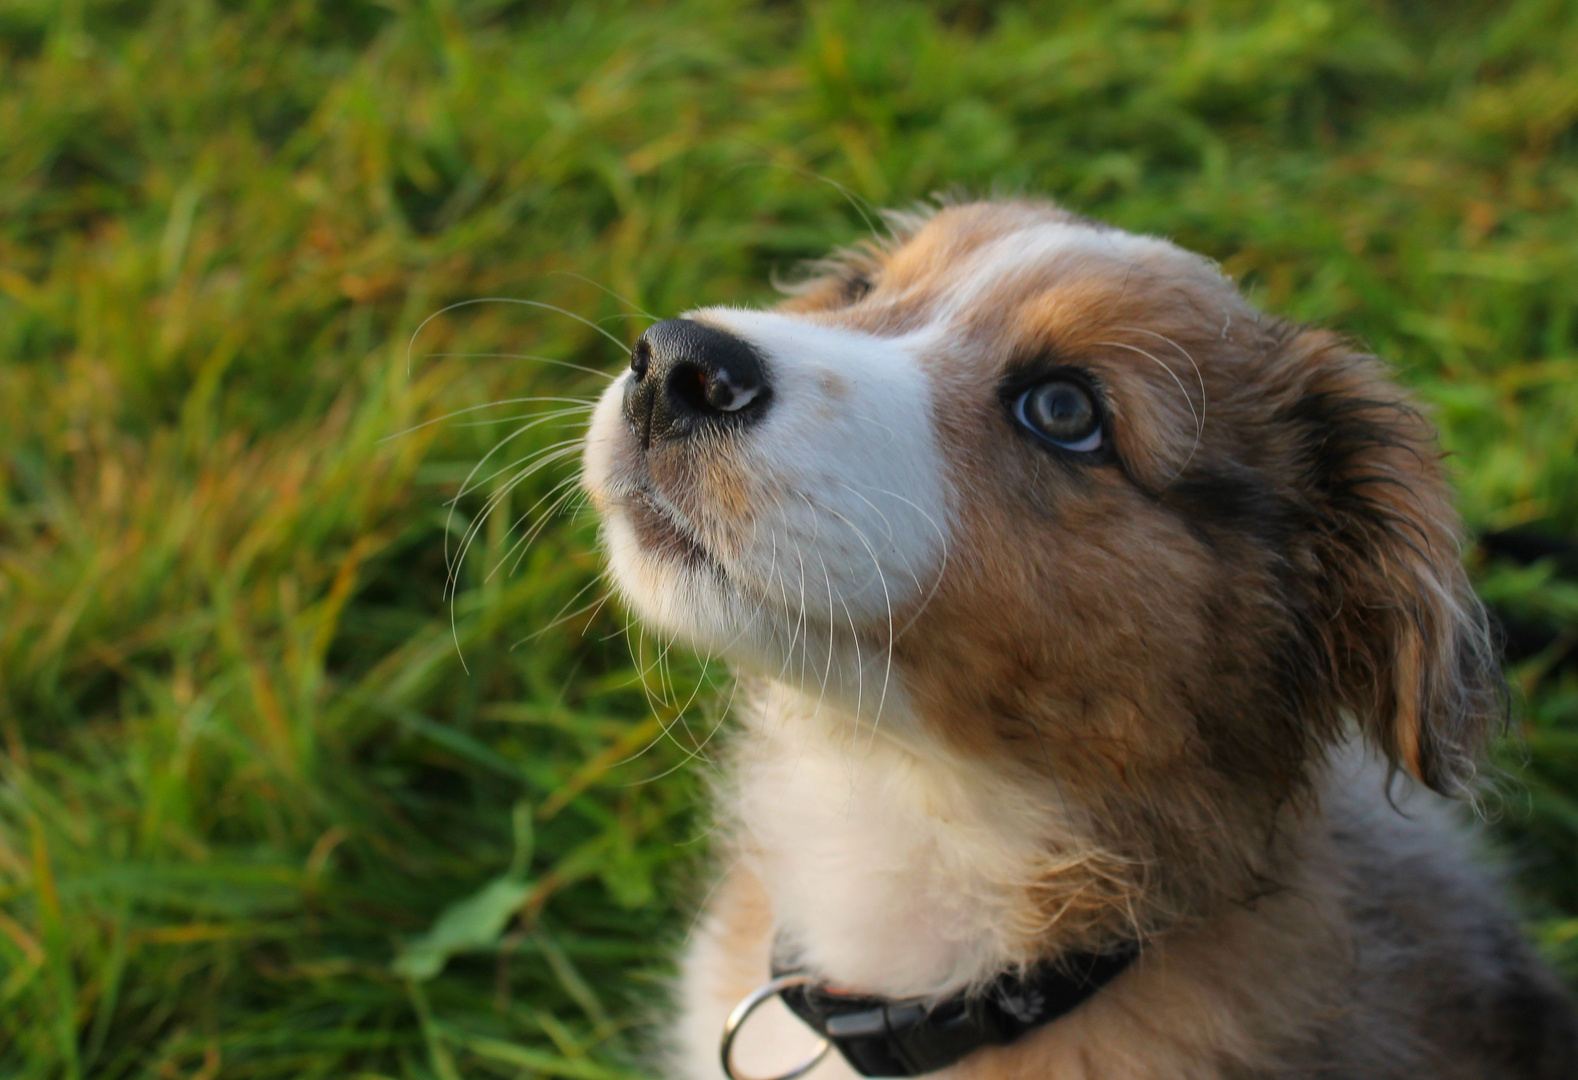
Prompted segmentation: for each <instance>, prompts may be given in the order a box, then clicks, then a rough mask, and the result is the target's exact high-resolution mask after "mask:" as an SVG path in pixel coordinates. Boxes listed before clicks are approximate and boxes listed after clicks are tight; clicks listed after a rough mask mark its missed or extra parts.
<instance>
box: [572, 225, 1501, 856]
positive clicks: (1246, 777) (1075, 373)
mask: <svg viewBox="0 0 1578 1080" xmlns="http://www.w3.org/2000/svg"><path fill="white" fill-rule="evenodd" d="M900 234H901V239H899V240H897V241H895V242H894V243H893V244H891V245H886V246H874V247H872V248H871V249H869V250H864V251H861V252H858V253H855V254H852V255H847V256H845V257H843V258H841V259H839V260H836V261H834V262H833V263H830V264H829V265H828V267H827V268H826V274H825V276H823V277H820V278H818V279H816V280H815V281H813V282H811V283H810V284H809V285H808V286H807V287H805V288H804V289H803V290H801V291H800V292H799V293H798V294H797V295H796V296H794V297H793V298H792V299H790V300H789V301H788V302H786V303H784V304H782V305H780V306H779V307H778V308H777V309H776V310H774V311H771V312H757V311H746V310H740V309H735V308H698V309H696V310H694V311H692V312H690V313H689V314H688V315H686V316H685V317H684V318H683V319H676V320H670V321H668V322H664V323H659V324H657V325H655V326H653V327H651V328H650V329H648V331H647V332H646V333H645V334H644V335H643V337H642V338H641V340H640V342H638V344H637V345H636V348H635V351H634V353H633V355H632V359H631V368H630V370H629V371H628V372H626V373H625V374H623V375H622V376H621V377H620V378H619V379H618V380H617V381H616V382H615V383H614V385H613V386H612V387H611V388H610V390H609V391H608V392H607V393H606V394H605V396H604V397H603V399H602V401H601V403H600V404H599V406H598V408H597V411H596V413H595V415H594V418H593V421H592V425H591V429H590V435H589V438H588V443H587V450H586V483H587V486H588V488H589V490H590V492H591V495H592V499H593V502H594V503H595V505H596V506H597V508H598V509H599V511H600V512H601V514H602V516H603V520H604V523H605V529H606V532H605V536H606V544H607V547H608V553H609V557H610V561H611V566H612V572H613V576H614V578H615V580H616V582H617V583H618V585H619V587H620V590H621V591H622V593H623V594H624V596H625V597H626V599H627V600H628V602H629V603H630V604H631V605H632V606H633V607H634V608H635V610H636V611H637V612H638V613H639V614H640V615H641V616H643V617H644V618H645V619H647V620H648V621H649V622H651V623H653V624H655V625H656V626H657V627H659V628H662V629H663V630H666V631H668V632H671V633H673V634H676V635H678V636H680V637H682V638H684V639H686V640H689V641H690V642H692V643H694V644H695V645H697V646H698V647H699V648H701V649H703V650H706V651H711V652H715V653H722V654H724V655H726V656H728V657H730V658H732V659H733V660H735V661H736V662H738V663H740V664H743V665H744V666H746V667H748V668H751V669H754V670H755V671H757V672H759V673H762V674H765V675H767V676H769V677H776V678H778V679H780V680H782V681H785V682H789V683H793V684H796V685H798V686H799V687H800V688H802V689H804V690H805V691H807V692H808V693H809V694H811V695H813V696H814V697H815V698H817V699H819V700H822V699H826V700H833V701H836V702H838V703H839V704H840V705H841V706H842V707H843V708H844V711H845V713H846V714H854V715H856V716H857V717H864V718H865V719H866V721H867V722H871V721H877V722H879V723H880V725H881V726H882V728H883V730H891V731H892V732H893V733H894V734H895V736H896V737H900V738H902V737H904V735H905V733H906V732H911V731H917V730H922V729H923V730H924V731H925V733H926V734H927V735H928V736H930V737H934V738H938V739H941V740H942V741H943V742H944V743H945V744H946V745H947V746H949V747H950V749H951V752H955V753H958V754H963V755H968V756H972V757H976V758H980V759H985V760H989V761H996V762H1002V763H1004V764H1005V766H1010V767H1012V768H1015V769H1017V770H1019V771H1020V772H1021V773H1040V774H1044V775H1048V776H1051V777H1053V778H1055V779H1056V781H1057V782H1058V784H1059V788H1060V791H1068V790H1073V791H1076V792H1077V793H1078V794H1079V795H1080V796H1081V797H1082V798H1083V799H1084V801H1085V802H1086V803H1087V804H1092V803H1099V804H1101V805H1102V806H1103V807H1104V808H1105V809H1106V810H1112V809H1113V808H1114V807H1122V808H1123V810H1122V812H1121V813H1119V812H1114V813H1113V814H1112V815H1111V816H1112V818H1113V819H1114V820H1116V819H1118V818H1121V817H1123V816H1124V815H1125V814H1127V815H1129V816H1130V817H1133V816H1134V815H1141V816H1146V815H1150V816H1152V817H1154V818H1155V819H1157V820H1155V821H1151V823H1150V824H1148V825H1145V826H1143V828H1144V829H1145V830H1146V831H1148V832H1149V833H1152V834H1154V833H1156V832H1157V831H1158V830H1159V829H1160V830H1161V831H1165V825H1164V824H1158V821H1159V820H1160V819H1163V818H1167V817H1168V816H1169V814H1171V815H1172V816H1173V817H1177V816H1178V815H1177V814H1173V813H1172V809H1175V808H1176V807H1177V806H1179V805H1193V806H1196V807H1199V808H1200V809H1199V812H1198V813H1195V814H1194V815H1193V816H1192V819H1191V820H1192V824H1186V825H1179V826H1178V832H1179V835H1178V837H1177V840H1178V842H1179V843H1188V842H1189V841H1188V839H1187V836H1188V835H1189V834H1192V833H1194V832H1195V831H1196V830H1198V829H1202V828H1204V829H1208V828H1209V825H1208V822H1209V821H1210V820H1212V819H1213V818H1215V817H1218V816H1220V815H1221V814H1222V813H1224V812H1225V811H1224V807H1228V806H1231V805H1239V806H1243V807H1246V808H1247V807H1253V808H1254V811H1253V812H1254V813H1263V811H1264V809H1265V807H1266V805H1267V804H1268V803H1270V804H1276V803H1280V802H1282V801H1284V800H1286V799H1287V798H1288V797H1289V795H1290V794H1295V793H1297V792H1298V791H1300V790H1302V789H1303V788H1304V787H1306V786H1307V782H1308V780H1309V777H1310V776H1311V774H1312V770H1313V769H1314V768H1316V767H1318V763H1319V762H1320V761H1321V759H1322V757H1323V750H1324V749H1325V748H1326V747H1328V746H1330V745H1332V744H1334V743H1336V742H1337V741H1339V740H1341V739H1342V738H1343V736H1344V732H1345V730H1346V729H1347V728H1348V727H1350V726H1354V725H1356V726H1357V727H1359V728H1361V729H1362V730H1363V731H1364V732H1365V733H1366V734H1367V736H1368V737H1369V739H1370V740H1371V741H1372V743H1373V744H1374V745H1375V746H1376V747H1377V748H1379V750H1380V751H1381V752H1383V753H1384V754H1385V755H1386V757H1387V759H1388V760H1389V761H1390V762H1391V763H1392V765H1393V766H1394V767H1395V768H1400V769H1402V770H1404V771H1406V772H1407V773H1409V774H1411V775H1412V776H1414V777H1416V778H1417V779H1418V780H1420V781H1422V782H1423V783H1425V784H1428V785H1429V786H1431V787H1434V788H1437V789H1439V790H1443V791H1455V790H1459V789H1461V787H1462V786H1463V785H1464V784H1465V782H1466V780H1467V778H1468V776H1469V774H1470V772H1471V770H1472V768H1473V760H1474V754H1475V752H1476V750H1477V749H1478V747H1479V744H1480V742H1481V741H1482V739H1483V737H1484V735H1485V733H1486V732H1487V731H1488V729H1489V727H1490V725H1491V722H1492V720H1493V718H1494V716H1495V714H1496V711H1497V698H1498V693H1497V686H1498V676H1497V670H1496V665H1495V663H1494V657H1493V654H1492V651H1491V649H1490V647H1489V645H1488V642H1487V637H1486V630H1485V624H1484V618H1483V614H1482V611H1481V608H1480V607H1479V605H1478V604H1477V602H1476V601H1475V599H1474V597H1473V595H1472V593H1471V591H1470V588H1469V586H1468V584H1467V581H1466V579H1465V577H1464V574H1463V572H1462V570H1461V568H1460V565H1459V538H1458V524H1457V519H1456V517H1455V515H1454V512H1453V510H1452V508H1451V503H1450V497H1449V492H1448V489H1447V487H1446V485H1445V483H1444V481H1443V478H1442V475H1441V472H1440V470H1439V468H1438V464H1437V458H1438V453H1437V450H1436V447H1435V443H1434V438H1433V433H1432V431H1431V429H1430V427H1429V425H1428V424H1427V423H1426V422H1425V421H1424V420H1423V419H1422V418H1421V416H1420V415H1419V413H1418V412H1416V411H1415V409H1414V408H1412V407H1411V406H1410V405H1409V403H1408V401H1407V400H1406V398H1405V396H1404V395H1403V394H1402V392H1401V391H1399V390H1398V389H1397V387H1396V386H1394V385H1393V384H1392V382H1391V381H1389V379H1388V378H1387V376H1386V373H1385V371H1384V370H1383V368H1382V366H1381V365H1380V364H1379V363H1378V362H1377V361H1376V360H1374V359H1372V358H1371V357H1368V356H1365V355H1362V354H1360V353H1357V352H1355V351H1354V350H1353V349H1351V348H1350V347H1349V346H1347V345H1346V344H1344V343H1343V342H1342V341H1340V340H1339V339H1337V338H1335V337H1333V336H1332V335H1330V334H1328V333H1324V332H1321V331H1313V330H1305V329H1301V328H1298V327H1294V326H1290V325H1288V324H1286V323H1283V322H1280V321H1278V320H1275V319H1270V318H1268V317H1266V316H1263V315H1261V314H1259V313H1257V312H1256V311H1255V310H1254V309H1253V308H1252V307H1250V306H1249V304H1248V303H1247V302H1246V301H1245V300H1244V299H1243V298H1242V297H1241V296H1240V295H1239V293H1238V292H1237V290H1236V289H1235V288H1234V287H1233V286H1232V284H1231V283H1230V282H1228V281H1227V280H1225V279H1224V278H1223V277H1222V276H1221V275H1220V274H1219V273H1218V271H1217V270H1216V268H1215V267H1214V266H1213V265H1212V264H1211V263H1209V262H1208V261H1206V260H1205V259H1202V258H1200V257H1198V256H1195V255H1192V254H1190V253H1188V252H1185V251H1182V250H1180V249H1179V248H1177V247H1174V246H1173V245H1171V244H1169V243H1166V242H1164V241H1162V240H1157V239H1153V238H1150V237H1143V236H1135V235H1131V234H1128V233H1125V232H1122V231H1119V230H1116V229H1111V228H1107V227H1104V226H1101V225H1097V224H1093V223H1091V222H1088V221H1085V220H1082V219H1079V218H1076V217H1074V216H1072V215H1070V214H1067V213H1065V212H1062V211H1060V210H1058V209H1057V208H1055V207H1053V206H1050V205H1048V204H1042V203H1030V202H988V203H977V204H971V205H959V206H951V207H947V208H945V209H942V210H940V211H939V212H937V213H935V214H934V215H931V216H930V217H928V218H926V219H924V220H919V219H917V220H915V221H912V222H909V223H908V224H907V226H906V227H903V228H901V229H900ZM879 711H880V713H881V715H880V717H879V716H878V715H877V714H878V712H879ZM1158 807H1167V808H1172V809H1167V810H1162V809H1158ZM1184 816H1185V817H1188V816H1189V815H1184Z"/></svg>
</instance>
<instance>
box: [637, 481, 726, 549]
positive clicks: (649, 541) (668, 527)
mask: <svg viewBox="0 0 1578 1080" xmlns="http://www.w3.org/2000/svg"><path fill="white" fill-rule="evenodd" d="M620 508H621V509H622V510H623V511H624V513H625V518H626V520H628V521H629V523H630V527H631V530H632V531H633V532H634V533H635V535H636V541H637V542H638V543H639V544H640V545H641V549H642V550H643V551H644V552H646V553H647V554H648V555H651V556H653V557H655V558H659V559H666V560H670V561H673V562H678V563H681V564H683V565H685V566H689V567H693V568H696V569H701V568H704V567H705V568H711V569H716V568H717V567H718V560H717V559H715V558H714V557H713V556H712V553H711V552H709V551H708V550H707V548H706V545H704V544H703V543H702V542H701V541H700V540H699V539H697V537H696V535H695V533H694V532H692V531H691V530H690V529H689V528H688V527H687V526H686V525H684V524H682V523H681V522H679V521H678V520H676V519H675V518H674V516H673V515H672V514H670V513H669V512H668V511H667V510H666V509H664V508H663V506H662V505H661V504H660V503H659V502H658V501H657V500H656V498H654V496H653V495H652V493H651V492H649V491H645V490H636V491H633V492H631V493H630V494H629V495H628V496H627V497H626V498H624V499H622V500H620Z"/></svg>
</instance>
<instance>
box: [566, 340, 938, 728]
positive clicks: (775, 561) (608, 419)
mask: <svg viewBox="0 0 1578 1080" xmlns="http://www.w3.org/2000/svg"><path fill="white" fill-rule="evenodd" d="M688 317H690V318H694V319H696V320H698V321H701V322H705V323H708V324H710V325H713V326H716V327H719V328H721V329H724V330H727V331H729V332H731V333H733V334H735V335H737V336H739V337H741V338H743V339H745V340H746V341H749V342H750V343H751V344H752V345H753V346H755V348H756V349H757V351H758V352H759V353H760V354H761V356H762V358H763V362H764V367H765V368H766V370H767V373H768V383H769V386H770V390H769V392H770V393H771V395H772V400H771V402H770V404H769V405H768V407H767V410H766V412H765V414H764V416H763V417H762V418H761V419H760V420H759V421H757V422H756V423H754V424H752V425H751V426H749V427H748V428H746V429H745V430H743V431H741V432H739V433H737V434H734V435H731V436H729V438H728V441H727V444H726V445H723V446H720V447H716V448H715V453H716V457H717V461H716V464H717V466H718V467H719V468H723V469H728V470H733V471H734V472H735V474H736V475H737V476H739V477H740V478H742V479H743V480H744V481H746V482H747V484H746V486H748V488H749V489H750V490H752V491H754V492H756V493H758V494H757V496H756V497H755V499H754V505H752V506H751V507H750V516H751V520H749V521H739V522H733V521H730V520H729V519H727V518H726V517H723V512H722V510H721V509H719V510H718V511H717V513H715V514H713V515H712V516H711V520H707V521H693V520H688V519H687V517H686V514H685V512H684V510H683V509H682V505H681V504H682V502H683V500H682V499H681V498H679V497H678V496H677V495H676V494H675V493H672V492H668V493H665V492H663V491H661V490H654V491H651V492H649V493H648V494H647V496H646V497H647V498H649V499H650V500H651V501H653V502H655V503H656V504H658V505H659V506H661V508H662V510H663V512H664V513H665V514H666V515H667V516H668V517H670V518H671V519H672V520H674V521H676V522H678V523H680V524H681V525H682V526H683V527H686V528H688V529H689V531H691V532H692V533H693V534H694V535H695V536H697V537H698V538H699V539H700V540H702V541H703V546H704V547H705V548H706V549H707V551H708V553H709V555H710V556H711V558H712V565H700V566H698V565H694V564H686V563H683V562H681V561H679V560H676V559H673V558H670V557H662V556H659V555H655V554H654V553H652V552H650V551H647V550H645V548H644V547H643V545H642V544H641V542H640V540H639V539H638V536H637V533H636V530H635V528H634V527H633V525H632V523H631V522H630V520H629V519H628V518H627V517H626V515H625V514H623V513H621V512H620V511H619V509H618V506H617V498H616V497H615V496H617V494H618V493H617V491H616V490H615V489H616V488H617V487H618V479H617V477H618V474H619V472H620V466H619V458H620V455H621V454H622V453H623V454H629V453H631V452H632V451H631V449H630V445H629V444H630V442H631V435H630V433H629V431H628V425H627V424H626V423H625V421H624V418H623V416H622V415H621V405H620V403H621V401H622V399H623V395H624V386H625V381H626V378H627V377H628V376H624V377H621V378H619V379H617V380H615V382H614V383H613V385H612V386H610V387H609V389H608V390H607V391H606V392H605V393H604V395H603V398H602V400H601V401H600V402H599V403H598V407H597V409H596V410H595V411H594V413H593V417H592V422H591V425H590V429H589V433H588V437H587V446H586V453H585V477H586V485H587V487H588V489H589V490H591V491H592V492H593V494H594V498H595V497H597V496H598V495H599V494H601V495H602V496H603V500H602V501H603V502H604V503H610V502H612V503H613V504H614V505H613V506H612V507H611V508H609V509H605V515H604V524H605V546H606V548H607V551H608V556H609V565H610V569H611V571H612V574H613V577H614V580H615V582H616V583H617V584H618V586H619V588H620V591H621V592H622V593H623V594H624V596H625V598H626V599H627V600H628V602H629V603H630V604H631V606H632V607H634V608H635V609H636V610H637V612H639V613H640V614H641V615H642V617H643V618H644V619H645V620H646V621H647V622H649V623H651V624H653V625H654V626H656V627H657V628H659V629H661V630H664V631H667V632H669V633H672V634H675V635H677V636H679V637H681V638H683V639H685V640H687V641H688V642H690V643H691V644H693V645H695V646H697V647H698V648H701V649H703V650H706V651H709V652H712V653H715V654H723V655H726V656H729V657H731V658H733V659H735V660H738V661H741V662H744V663H747V664H750V665H751V666H753V667H756V668H758V669H759V670H764V671H767V672H773V671H775V670H776V671H777V672H778V673H779V674H780V675H781V676H782V677H784V678H787V679H790V680H791V681H796V682H798V683H800V684H801V685H803V686H812V687H815V688H816V689H817V690H818V692H820V693H825V694H826V695H827V696H829V697H831V698H833V699H836V700H839V701H841V702H843V703H845V704H846V705H847V706H849V707H851V708H852V709H853V711H855V712H856V713H859V714H869V713H870V712H871V710H873V709H880V708H887V707H891V705H892V703H893V702H894V701H895V700H896V698H897V697H898V696H899V695H901V694H902V689H901V688H900V687H898V686H897V685H895V684H894V682H893V675H892V672H891V670H890V665H889V664H888V663H887V659H886V654H887V649H888V645H889V643H890V642H891V640H892V638H893V636H894V635H896V634H897V633H898V632H900V631H901V630H902V628H903V624H904V619H905V617H906V615H905V613H906V612H907V611H911V610H913V608H914V607H915V606H916V605H918V604H920V603H923V602H924V600H925V598H926V596H927V595H928V594H929V592H930V590H931V589H933V588H934V587H935V585H936V582H937V580H938V578H939V576H940V574H941V573H942V570H943V567H944V564H945V561H946V552H947V544H948V532H949V520H950V504H951V498H952V496H951V490H950V488H949V483H948V480H947V474H946V471H945V468H944V463H943V460H942V454H941V450H940V448H939V447H938V445H937V440H936V436H935V432H934V428H933V419H932V396H931V389H930V386H929V383H928V380H927V378H926V375H925V374H924V372H923V371H922V370H921V368H920V366H919V364H918V363H917V362H916V359H915V357H914V356H913V355H912V354H911V352H910V351H908V349H906V347H905V346H904V345H903V344H902V343H899V342H896V341H893V340H889V339H883V338H877V337H872V336H869V335H866V334H860V333H854V332H851V331H845V330H834V329H830V328H826V327H821V326H815V325H812V324H809V323H806V322H803V321H800V320H796V319H793V318H789V317H787V316H783V315H776V314H767V313H761V312H753V311H743V310H738V309H726V308H707V309H703V310H701V311H697V312H693V313H691V314H690V315H689V316H688Z"/></svg>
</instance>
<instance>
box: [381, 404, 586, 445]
mask: <svg viewBox="0 0 1578 1080" xmlns="http://www.w3.org/2000/svg"><path fill="white" fill-rule="evenodd" d="M568 401H573V402H575V404H576V407H577V408H576V409H574V410H561V411H560V412H556V413H555V414H554V415H561V414H562V412H564V411H579V410H580V409H586V410H591V409H595V408H596V407H597V402H595V401H588V400H587V399H585V398H570V397H518V398H504V399H502V400H500V401H489V402H486V403H484V404H482V405H470V406H467V407H466V408H464V409H456V410H455V411H454V412H451V413H445V414H444V415H443V416H435V417H434V418H433V419H431V420H424V421H422V422H421V423H420V424H414V425H412V426H411V427H408V428H406V429H405V430H404V431H397V432H395V433H394V434H393V435H385V436H384V437H383V438H381V439H379V440H378V443H379V445H382V444H384V443H386V442H388V441H389V440H391V439H398V438H400V437H401V436H403V435H409V434H411V432H413V431H421V430H422V429H423V428H425V427H432V426H433V425H434V424H442V423H443V422H444V421H445V420H450V419H453V418H454V417H457V416H464V415H465V414H466V413H472V412H479V411H480V410H482V409H502V408H503V407H504V406H506V405H529V404H533V403H537V402H568ZM489 422H490V423H502V422H503V421H489Z"/></svg>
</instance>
